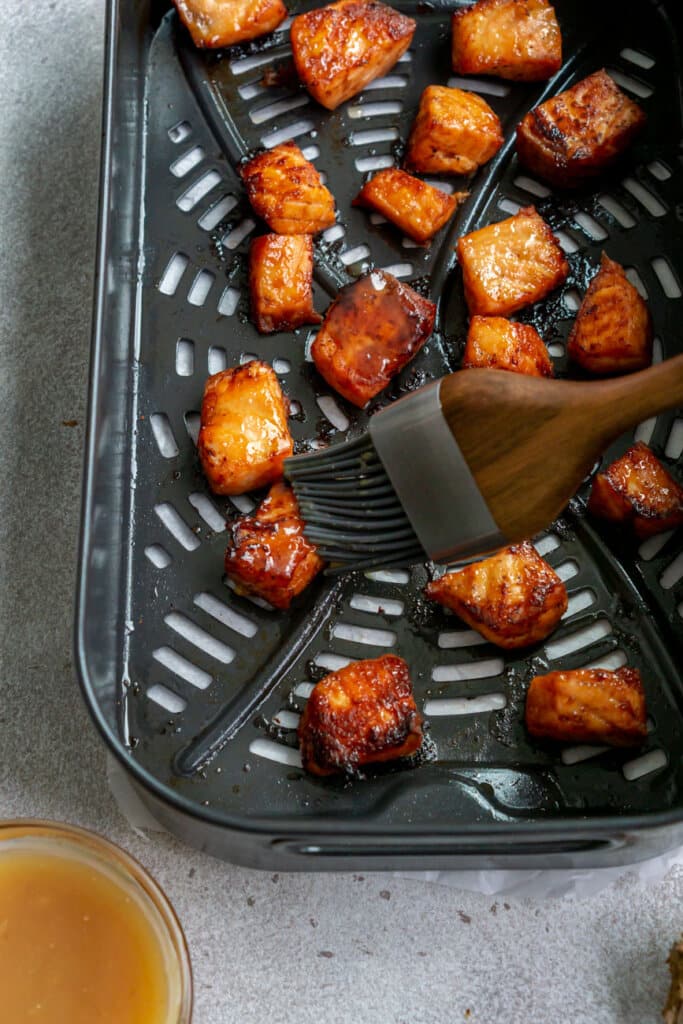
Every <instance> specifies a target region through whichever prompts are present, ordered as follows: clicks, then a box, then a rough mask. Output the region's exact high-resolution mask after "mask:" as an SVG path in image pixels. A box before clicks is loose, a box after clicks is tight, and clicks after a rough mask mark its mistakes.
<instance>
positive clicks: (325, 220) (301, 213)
mask: <svg viewBox="0 0 683 1024" xmlns="http://www.w3.org/2000/svg"><path fill="white" fill-rule="evenodd" d="M240 174H241V176H242V181H243V182H244V187H245V189H246V191H247V196H248V198H249V202H250V203H251V205H252V206H253V208H254V212H255V213H257V214H258V216H259V217H261V218H262V220H264V221H265V222H266V224H267V225H268V227H269V228H270V229H271V231H275V232H277V234H279V235H314V234H316V233H317V232H318V231H322V230H323V229H324V228H329V227H331V226H332V224H334V220H335V213H334V199H333V197H332V193H331V192H330V191H329V189H327V188H325V186H324V185H323V183H322V181H321V180H320V175H319V174H318V172H317V171H316V169H315V167H314V166H313V164H312V163H311V162H310V160H307V159H306V158H305V156H304V155H303V153H302V152H301V150H300V149H299V147H298V146H297V145H296V143H294V142H283V143H282V145H280V146H274V147H273V148H272V149H267V150H266V151H265V152H264V153H259V155H258V156H255V157H254V158H253V159H252V160H249V161H248V162H247V163H246V164H244V165H243V167H241V168H240Z"/></svg>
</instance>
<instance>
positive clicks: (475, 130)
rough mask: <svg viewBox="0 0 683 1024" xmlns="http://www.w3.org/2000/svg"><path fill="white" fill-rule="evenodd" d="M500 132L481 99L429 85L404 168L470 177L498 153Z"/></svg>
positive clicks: (422, 99)
mask: <svg viewBox="0 0 683 1024" xmlns="http://www.w3.org/2000/svg"><path fill="white" fill-rule="evenodd" d="M502 145H503V130H502V128H501V125H500V121H499V120H498V117H497V115H496V114H495V113H494V112H493V111H492V110H491V108H490V106H489V105H488V103H487V102H486V100H483V99H482V98H481V96H477V95H476V93H473V92H465V90H464V89H449V88H447V87H446V86H445V85H428V86H427V88H426V89H425V91H424V92H423V93H422V97H421V98H420V106H419V107H418V111H417V115H416V117H415V121H414V122H413V127H412V129H411V132H410V137H409V139H408V146H407V149H406V156H405V166H406V167H407V168H408V170H411V171H420V172H421V173H423V174H430V173H431V174H471V172H472V171H476V169H477V167H480V166H481V165H482V164H485V163H486V161H487V160H490V159H491V157H492V156H493V155H494V154H495V153H497V152H498V150H499V149H500V147H501V146H502Z"/></svg>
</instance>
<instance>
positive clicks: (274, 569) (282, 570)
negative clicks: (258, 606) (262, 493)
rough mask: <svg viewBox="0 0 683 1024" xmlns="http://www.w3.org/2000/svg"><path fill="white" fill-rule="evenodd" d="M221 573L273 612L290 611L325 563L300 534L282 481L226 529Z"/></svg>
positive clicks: (300, 523)
mask: <svg viewBox="0 0 683 1024" xmlns="http://www.w3.org/2000/svg"><path fill="white" fill-rule="evenodd" d="M228 529H229V537H230V542H229V544H228V548H227V550H226V552H225V573H226V575H227V577H228V579H230V580H232V583H233V585H234V588H235V591H236V592H237V593H238V594H242V595H245V596H251V597H260V598H262V599H263V600H264V601H267V602H268V603H269V604H271V605H272V606H273V608H281V609H285V608H289V606H290V604H291V603H292V601H293V599H294V598H295V597H297V596H298V595H299V594H300V593H301V592H302V591H303V590H305V589H306V587H307V586H308V585H309V583H311V582H312V580H313V579H314V578H315V576H317V574H318V573H319V572H320V570H321V569H322V567H323V565H324V562H323V560H322V558H320V557H319V555H318V554H317V553H316V549H315V547H314V545H313V544H311V543H309V541H307V540H306V538H305V536H304V522H303V519H302V518H301V516H300V515H299V506H298V505H297V501H296V498H295V497H294V492H293V491H292V490H291V489H290V488H289V487H288V486H287V485H286V484H284V483H283V482H282V481H278V482H277V483H275V484H273V486H272V487H271V489H270V491H269V492H268V496H267V497H266V498H265V499H264V500H263V501H262V502H261V504H260V505H259V507H258V508H257V509H256V511H255V512H253V513H252V514H250V515H245V516H240V517H239V519H237V520H235V522H233V523H231V524H230V526H229V528H228Z"/></svg>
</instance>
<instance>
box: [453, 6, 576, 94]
mask: <svg viewBox="0 0 683 1024" xmlns="http://www.w3.org/2000/svg"><path fill="white" fill-rule="evenodd" d="M452 30H453V52H452V57H453V70H454V71H455V72H457V74H459V75H497V76H498V77H499V78H510V79H513V80H516V81H520V82H538V81H543V80H544V79H546V78H550V77H551V75H554V74H555V72H556V71H559V70H560V68H561V67H562V36H561V35H560V26H559V25H558V24H557V18H556V17H555V11H554V10H553V8H552V6H551V5H550V4H549V3H547V2H546V0H479V2H478V3H475V4H472V6H470V7H465V8H463V9H462V10H459V11H456V12H455V14H454V15H453V22H452Z"/></svg>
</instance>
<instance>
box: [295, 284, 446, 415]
mask: <svg viewBox="0 0 683 1024" xmlns="http://www.w3.org/2000/svg"><path fill="white" fill-rule="evenodd" d="M435 315H436V306H435V305H434V303H433V302H430V301H429V299H424V298H423V297H422V296H421V295H419V294H418V293H417V292H416V291H415V290H414V289H413V288H411V287H410V286H409V285H407V284H402V283H401V282H400V281H397V280H396V278H395V277H392V275H391V274H387V273H385V272H384V271H382V270H373V271H372V273H371V274H368V275H367V276H366V277H362V278H360V279H359V280H358V281H355V282H354V283H353V284H350V285H348V286H347V287H346V288H343V289H342V290H341V292H340V293H339V295H338V296H337V298H336V299H335V300H334V302H333V303H332V305H331V306H330V308H329V309H328V310H327V313H326V314H325V319H324V321H323V325H322V327H321V328H320V330H319V331H318V334H317V337H316V339H315V341H314V342H313V345H312V347H311V355H312V356H313V362H314V363H315V365H316V368H317V370H318V372H319V373H320V375H321V376H322V377H324V378H325V380H326V381H327V383H328V384H329V385H330V386H331V387H333V388H334V389H335V391H338V392H339V394H340V395H343V396H344V398H346V399H348V400H349V402H353V404H354V405H357V406H359V407H360V406H363V405H365V404H366V402H369V401H370V399H371V398H373V397H374V396H375V395H376V394H377V393H378V392H379V391H381V390H382V388H384V387H386V385H387V384H388V383H389V381H390V380H391V378H392V377H393V376H395V374H397V373H398V372H399V370H402V369H403V367H404V366H405V365H406V363H408V362H410V360H411V359H412V358H413V356H415V355H416V354H417V353H418V352H419V351H420V349H421V348H422V346H423V345H424V343H425V341H426V340H427V338H428V337H429V335H430V334H431V333H432V327H433V326H434V317H435Z"/></svg>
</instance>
